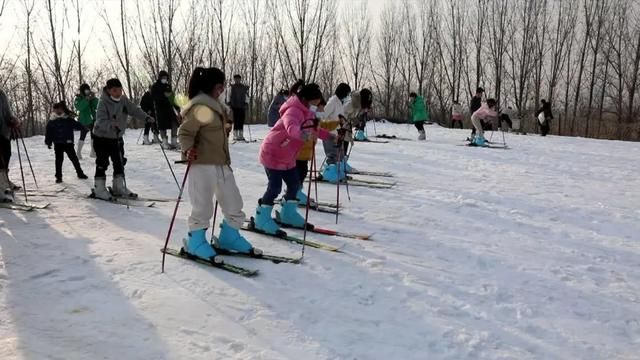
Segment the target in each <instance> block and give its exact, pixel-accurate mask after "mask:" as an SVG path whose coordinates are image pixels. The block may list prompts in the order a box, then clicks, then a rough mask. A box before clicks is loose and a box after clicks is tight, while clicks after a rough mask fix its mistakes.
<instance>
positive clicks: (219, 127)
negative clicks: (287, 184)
mask: <svg viewBox="0 0 640 360" xmlns="http://www.w3.org/2000/svg"><path fill="white" fill-rule="evenodd" d="M224 84H225V75H224V73H223V72H222V71H221V70H220V69H218V68H196V69H195V70H194V72H193V75H191V79H190V81H189V99H190V101H189V103H188V104H187V105H186V106H185V107H184V109H183V110H182V116H183V119H184V121H183V122H182V125H181V126H180V128H179V129H178V136H179V138H180V144H182V147H183V156H184V158H185V159H187V160H189V161H190V162H191V168H190V170H189V179H188V180H189V198H190V199H191V216H189V233H188V236H187V238H185V239H184V240H183V242H184V250H185V251H186V252H187V253H189V254H191V255H193V256H197V257H199V258H202V259H205V260H212V261H214V258H215V257H216V256H217V253H218V252H220V251H225V252H235V253H243V254H253V255H259V254H261V253H262V252H261V251H260V250H258V249H256V248H254V247H253V246H252V245H251V244H250V243H249V242H248V241H247V240H246V239H245V238H244V237H243V236H242V235H240V232H239V229H240V227H241V226H242V224H243V223H244V221H245V214H244V212H242V206H243V203H242V196H240V190H238V186H237V185H236V181H235V178H234V176H233V170H231V167H230V164H231V158H230V157H229V139H228V134H229V132H230V130H231V126H230V125H231V124H230V123H229V122H228V121H227V114H226V111H225V110H224V107H223V105H222V103H221V102H220V100H219V98H220V94H222V93H223V92H224ZM214 196H215V198H216V199H217V201H218V203H219V204H220V208H221V209H222V213H223V214H224V220H223V221H222V225H221V228H220V234H219V235H218V238H217V239H216V238H215V237H214V238H213V243H214V246H213V247H212V246H211V243H210V242H209V241H208V240H207V228H209V226H211V218H212V217H213V210H214V205H213V204H214V203H213V198H214Z"/></svg>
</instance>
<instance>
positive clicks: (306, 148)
mask: <svg viewBox="0 0 640 360" xmlns="http://www.w3.org/2000/svg"><path fill="white" fill-rule="evenodd" d="M338 126H340V120H322V121H320V123H319V124H318V127H320V128H321V129H325V130H327V131H329V132H331V131H333V130H335V129H337V128H338ZM316 142H317V140H315V139H309V140H307V141H305V142H304V145H303V146H302V149H300V152H299V153H298V157H297V158H296V160H301V161H310V160H311V158H312V157H313V148H314V147H315V146H316Z"/></svg>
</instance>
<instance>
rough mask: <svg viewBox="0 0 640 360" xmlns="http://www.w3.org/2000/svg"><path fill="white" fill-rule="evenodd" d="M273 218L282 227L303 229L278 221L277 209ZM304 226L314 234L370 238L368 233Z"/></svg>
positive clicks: (311, 225) (357, 238) (310, 225)
mask: <svg viewBox="0 0 640 360" xmlns="http://www.w3.org/2000/svg"><path fill="white" fill-rule="evenodd" d="M274 220H275V222H276V223H278V225H280V226H282V227H284V228H292V229H297V230H304V228H302V227H295V226H291V225H287V224H283V223H282V222H281V221H280V212H278V211H276V218H275V219H274ZM306 227H307V231H310V232H312V233H315V234H321V235H328V236H337V237H343V238H347V239H355V240H371V236H372V235H368V234H352V233H345V232H340V231H335V230H331V229H324V228H321V227H319V226H315V225H313V224H307V226H306Z"/></svg>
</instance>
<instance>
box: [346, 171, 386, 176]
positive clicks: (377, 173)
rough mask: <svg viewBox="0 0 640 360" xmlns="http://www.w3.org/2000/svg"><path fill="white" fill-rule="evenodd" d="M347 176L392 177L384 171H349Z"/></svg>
mask: <svg viewBox="0 0 640 360" xmlns="http://www.w3.org/2000/svg"><path fill="white" fill-rule="evenodd" d="M349 174H353V175H365V176H379V177H393V174H392V173H390V172H385V171H360V170H353V171H350V172H349Z"/></svg>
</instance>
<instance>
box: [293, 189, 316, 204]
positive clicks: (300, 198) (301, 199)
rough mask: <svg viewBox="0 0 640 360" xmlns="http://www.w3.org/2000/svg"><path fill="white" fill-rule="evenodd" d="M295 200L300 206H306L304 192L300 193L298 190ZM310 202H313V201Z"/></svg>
mask: <svg viewBox="0 0 640 360" xmlns="http://www.w3.org/2000/svg"><path fill="white" fill-rule="evenodd" d="M296 200H298V202H299V203H300V204H306V203H307V194H305V193H304V191H302V189H300V190H298V193H297V194H296ZM311 202H313V200H312V201H311Z"/></svg>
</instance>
